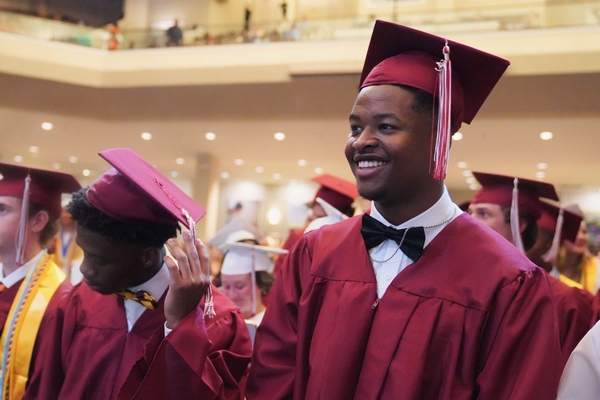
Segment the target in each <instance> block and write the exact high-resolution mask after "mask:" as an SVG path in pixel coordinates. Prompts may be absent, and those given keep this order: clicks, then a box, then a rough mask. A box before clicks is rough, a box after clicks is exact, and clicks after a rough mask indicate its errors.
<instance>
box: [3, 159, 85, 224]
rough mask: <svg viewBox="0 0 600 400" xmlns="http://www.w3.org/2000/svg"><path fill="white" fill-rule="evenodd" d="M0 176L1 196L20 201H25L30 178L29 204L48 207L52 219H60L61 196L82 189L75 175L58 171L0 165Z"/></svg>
mask: <svg viewBox="0 0 600 400" xmlns="http://www.w3.org/2000/svg"><path fill="white" fill-rule="evenodd" d="M0 174H1V175H2V178H1V179H0V196H11V197H18V198H20V199H24V192H25V185H26V179H27V177H28V176H29V177H30V179H31V180H30V182H29V190H28V194H29V202H34V203H37V204H40V205H42V206H44V207H46V208H47V209H48V211H49V213H50V218H51V219H58V217H60V212H61V210H62V207H61V194H62V193H72V192H75V191H77V190H79V188H81V185H80V184H79V182H77V180H76V179H75V178H74V177H73V175H69V174H65V173H63V172H58V171H48V170H45V169H38V168H31V167H27V166H23V165H14V164H7V163H0Z"/></svg>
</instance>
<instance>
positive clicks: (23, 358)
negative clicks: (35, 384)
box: [0, 253, 66, 400]
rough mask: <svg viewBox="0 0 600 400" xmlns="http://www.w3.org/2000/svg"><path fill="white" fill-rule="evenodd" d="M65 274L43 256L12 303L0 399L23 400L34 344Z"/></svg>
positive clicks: (0, 356)
mask: <svg viewBox="0 0 600 400" xmlns="http://www.w3.org/2000/svg"><path fill="white" fill-rule="evenodd" d="M65 278H66V275H65V274H64V273H63V272H62V271H61V269H60V268H59V267H58V266H57V265H56V264H55V263H54V262H52V261H51V260H50V256H49V255H48V253H44V254H43V255H42V257H41V259H40V262H39V263H38V265H37V266H36V267H35V268H32V270H31V271H29V272H28V273H27V275H26V276H25V279H23V283H22V284H21V287H20V288H19V291H18V293H17V296H16V297H15V299H14V300H13V303H12V306H11V308H10V312H9V313H8V317H7V319H6V323H5V325H4V330H3V331H2V337H1V338H0V345H1V346H2V347H1V348H0V359H1V360H2V364H1V366H0V368H1V370H0V384H1V386H2V396H0V399H2V400H9V399H21V398H22V397H23V395H24V393H25V386H26V385H27V379H28V378H29V366H30V364H31V356H32V353H33V345H34V344H35V339H36V337H37V333H38V330H39V328H40V324H41V322H42V318H43V316H44V313H45V312H46V308H47V307H48V303H49V302H50V299H51V298H52V296H53V295H54V292H56V289H58V286H59V285H60V284H61V282H62V281H64V280H65Z"/></svg>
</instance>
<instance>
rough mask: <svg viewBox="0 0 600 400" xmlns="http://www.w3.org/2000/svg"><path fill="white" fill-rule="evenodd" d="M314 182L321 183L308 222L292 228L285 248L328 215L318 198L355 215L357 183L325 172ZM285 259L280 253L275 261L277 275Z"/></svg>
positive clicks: (310, 206) (315, 178)
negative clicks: (316, 220) (309, 226)
mask: <svg viewBox="0 0 600 400" xmlns="http://www.w3.org/2000/svg"><path fill="white" fill-rule="evenodd" d="M312 180H313V181H314V182H316V183H318V184H319V185H321V186H320V187H319V189H318V190H317V192H316V193H315V196H314V198H313V200H312V201H311V202H310V203H309V208H310V213H309V216H308V218H307V220H306V224H305V225H304V226H303V227H301V228H298V229H292V230H290V233H289V235H288V237H287V238H286V239H285V241H284V242H283V245H282V246H281V248H282V249H284V250H291V249H292V247H294V245H295V244H296V242H297V241H298V240H299V239H300V237H302V235H303V234H304V231H305V230H306V228H307V227H308V225H309V224H310V223H311V222H312V221H313V220H315V219H317V218H323V217H326V216H327V213H326V212H325V209H324V208H323V206H322V205H321V204H320V203H319V202H317V198H319V199H322V200H323V201H325V202H326V203H327V204H329V205H331V206H332V207H334V208H335V209H337V210H338V211H340V212H341V213H342V214H344V215H346V216H348V217H351V216H353V215H354V207H353V206H352V204H353V203H354V199H356V198H357V197H358V190H357V189H356V184H354V183H352V182H348V181H346V180H345V179H341V178H338V177H337V176H333V175H330V174H323V175H319V176H316V177H314V178H313V179H312ZM284 260H285V255H280V256H279V257H278V258H277V261H276V262H275V271H274V274H275V275H277V272H278V271H279V268H280V267H281V265H282V264H283V261H284Z"/></svg>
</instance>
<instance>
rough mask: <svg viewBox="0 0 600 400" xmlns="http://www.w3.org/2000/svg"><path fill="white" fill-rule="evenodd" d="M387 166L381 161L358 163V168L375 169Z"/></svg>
mask: <svg viewBox="0 0 600 400" xmlns="http://www.w3.org/2000/svg"><path fill="white" fill-rule="evenodd" d="M385 164H387V163H386V162H383V161H359V162H358V168H375V167H380V166H382V165H385Z"/></svg>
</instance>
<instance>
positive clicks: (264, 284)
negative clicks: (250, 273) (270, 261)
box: [255, 271, 275, 297]
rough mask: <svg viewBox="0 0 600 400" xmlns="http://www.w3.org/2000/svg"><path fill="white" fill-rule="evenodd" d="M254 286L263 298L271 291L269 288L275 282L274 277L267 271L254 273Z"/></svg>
mask: <svg viewBox="0 0 600 400" xmlns="http://www.w3.org/2000/svg"><path fill="white" fill-rule="evenodd" d="M255 274H256V285H257V286H258V287H259V289H260V294H262V295H263V297H264V296H266V295H268V294H269V292H270V291H271V287H272V286H273V283H274V282H275V275H273V274H272V273H270V272H267V271H256V272H255Z"/></svg>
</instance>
